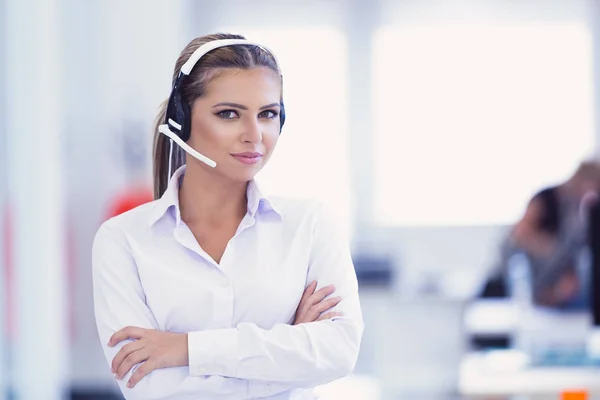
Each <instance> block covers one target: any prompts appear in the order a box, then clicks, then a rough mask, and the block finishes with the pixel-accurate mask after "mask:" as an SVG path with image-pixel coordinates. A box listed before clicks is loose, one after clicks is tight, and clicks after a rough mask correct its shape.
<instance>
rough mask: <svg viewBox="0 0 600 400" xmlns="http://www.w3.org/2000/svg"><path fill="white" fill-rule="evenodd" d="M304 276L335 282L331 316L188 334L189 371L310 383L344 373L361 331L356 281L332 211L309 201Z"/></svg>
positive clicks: (320, 282) (356, 349)
mask: <svg viewBox="0 0 600 400" xmlns="http://www.w3.org/2000/svg"><path fill="white" fill-rule="evenodd" d="M313 212H314V214H313V215H314V216H315V218H314V224H313V231H312V245H311V250H310V264H309V269H308V276H307V282H311V281H312V280H316V281H317V282H318V287H317V289H318V288H319V287H323V286H326V285H329V284H333V285H335V288H336V291H335V293H333V294H332V296H334V297H335V296H341V297H342V301H341V302H340V303H339V304H338V305H337V306H336V307H335V308H334V310H333V311H339V312H342V313H343V315H342V316H341V317H338V318H335V319H333V320H324V321H317V322H312V323H305V324H300V325H295V326H292V325H288V324H277V325H275V326H274V327H272V328H271V329H268V330H265V329H261V328H259V327H257V326H256V325H255V324H252V323H242V324H239V325H238V326H237V327H235V328H227V329H215V330H208V331H199V332H192V333H190V334H189V335H188V344H189V360H190V373H191V374H192V375H194V376H201V375H204V374H209V375H221V376H226V377H231V378H237V379H249V380H257V381H265V382H273V383H275V384H290V385H294V386H295V387H315V386H318V385H322V384H325V383H328V382H331V381H333V380H336V379H338V378H341V377H343V376H345V375H347V374H349V373H350V372H351V371H352V370H353V369H354V366H355V364H356V360H357V358H358V353H359V348H360V343H361V339H362V333H363V328H364V325H363V319H362V312H361V308H360V303H359V296H358V283H357V279H356V273H355V270H354V265H353V263H352V259H351V255H350V249H349V246H348V241H347V240H346V237H345V236H344V235H343V234H341V232H340V229H339V225H338V224H337V223H336V222H335V218H332V214H331V213H329V212H328V211H327V209H326V208H324V207H323V206H319V207H315V208H314V209H313Z"/></svg>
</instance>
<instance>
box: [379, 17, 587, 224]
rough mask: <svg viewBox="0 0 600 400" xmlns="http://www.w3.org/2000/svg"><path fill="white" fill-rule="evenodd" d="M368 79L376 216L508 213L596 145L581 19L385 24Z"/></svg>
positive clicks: (476, 219)
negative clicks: (372, 129)
mask: <svg viewBox="0 0 600 400" xmlns="http://www.w3.org/2000/svg"><path fill="white" fill-rule="evenodd" d="M373 78H374V84H373V90H374V92H373V99H374V108H373V110H374V121H375V126H374V160H375V166H374V168H375V182H374V183H375V185H374V187H375V193H374V204H375V207H376V209H375V216H376V219H377V221H378V222H379V223H381V224H384V225H417V226H418V225H481V224H503V223H510V222H513V221H514V220H515V219H516V218H518V216H519V215H521V213H522V211H523V209H524V207H525V204H526V202H527V200H528V199H529V197H530V196H531V195H532V194H533V193H534V192H535V191H536V190H538V189H539V188H540V187H542V186H543V185H545V184H551V183H554V182H556V181H559V180H561V179H564V178H566V177H567V176H568V175H569V174H570V173H572V171H573V170H574V168H575V167H576V165H577V163H578V162H579V161H580V160H581V159H582V158H585V157H587V156H589V155H590V154H591V153H592V151H593V147H594V132H593V92H592V90H593V79H592V45H591V37H590V33H589V32H588V31H587V29H586V26H585V25H583V24H576V23H556V22H554V23H518V24H517V23H515V24H499V23H496V24H480V25H479V24H462V25H459V24H455V25H418V26H407V27H388V28H383V29H380V30H379V31H378V32H377V35H376V36H375V38H374V74H373Z"/></svg>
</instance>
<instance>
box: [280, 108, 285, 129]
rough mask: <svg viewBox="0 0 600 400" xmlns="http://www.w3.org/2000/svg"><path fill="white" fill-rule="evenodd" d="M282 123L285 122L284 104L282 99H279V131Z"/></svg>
mask: <svg viewBox="0 0 600 400" xmlns="http://www.w3.org/2000/svg"><path fill="white" fill-rule="evenodd" d="M283 124H285V106H284V105H283V101H281V102H280V103H279V133H281V129H283Z"/></svg>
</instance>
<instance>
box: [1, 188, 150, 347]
mask: <svg viewBox="0 0 600 400" xmlns="http://www.w3.org/2000/svg"><path fill="white" fill-rule="evenodd" d="M153 200H154V196H153V193H152V190H149V189H141V188H137V189H130V190H127V191H125V192H123V193H120V194H118V195H117V196H115V197H114V198H113V199H112V201H110V202H109V207H108V215H107V218H112V217H115V216H117V215H119V214H122V213H124V212H126V211H129V210H131V209H133V208H135V207H137V206H140V205H142V204H145V203H148V202H150V201H153ZM13 223H14V221H13V215H12V210H11V207H10V205H7V207H6V208H5V210H4V218H3V226H2V229H3V238H4V243H3V249H2V253H3V254H4V260H3V261H4V266H5V270H4V286H5V287H4V288H3V289H4V290H2V293H4V299H3V300H4V304H6V308H5V310H6V315H5V317H6V321H5V322H6V323H5V326H6V337H7V339H8V340H9V341H12V339H13V338H14V337H15V334H16V326H15V323H16V321H15V310H16V308H15V287H14V284H13V282H14V247H13V246H14V240H13V239H14V236H13ZM66 239H67V242H66V246H67V250H66V251H67V254H66V269H67V286H68V287H67V304H68V308H69V314H68V316H67V318H68V325H69V330H70V336H71V338H74V336H75V326H76V318H75V278H76V272H77V271H76V266H75V245H74V244H75V235H74V231H73V227H72V226H71V224H70V223H68V224H67V232H66Z"/></svg>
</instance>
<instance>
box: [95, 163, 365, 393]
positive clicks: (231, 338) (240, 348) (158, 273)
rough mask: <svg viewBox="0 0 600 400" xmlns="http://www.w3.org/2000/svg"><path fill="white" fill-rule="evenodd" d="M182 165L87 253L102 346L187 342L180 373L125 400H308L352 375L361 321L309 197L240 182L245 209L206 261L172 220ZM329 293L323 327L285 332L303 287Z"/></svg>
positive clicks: (343, 250) (341, 257) (335, 241)
mask: <svg viewBox="0 0 600 400" xmlns="http://www.w3.org/2000/svg"><path fill="white" fill-rule="evenodd" d="M184 173H185V167H182V168H180V169H179V170H178V171H177V172H176V173H175V174H174V176H173V178H172V179H171V181H170V183H169V186H168V188H167V190H166V192H165V194H164V195H163V196H162V197H161V198H160V199H159V200H156V201H154V202H151V203H148V204H145V205H142V206H140V207H137V208H135V209H133V210H131V211H129V212H126V213H124V214H121V215H119V216H117V217H115V218H112V219H110V220H108V221H106V222H105V223H104V224H102V226H101V227H100V229H99V230H98V232H97V234H96V237H95V239H94V245H93V251H92V264H93V287H94V308H95V316H96V322H97V327H98V333H99V336H100V340H101V343H102V346H103V349H104V353H105V355H106V359H107V361H108V363H109V365H110V362H111V361H112V359H113V358H114V356H115V355H116V354H117V352H118V351H119V350H120V348H121V347H122V346H124V345H125V344H127V343H128V342H129V341H125V342H121V343H120V344H119V345H117V346H115V347H112V348H111V347H108V346H107V342H108V339H109V338H110V337H111V335H112V334H114V333H115V332H116V331H118V330H120V329H122V328H124V327H126V326H136V327H141V328H147V329H159V330H161V331H167V332H179V333H188V346H189V367H187V366H186V367H176V368H165V369H159V370H155V371H153V372H152V373H150V374H149V375H147V376H146V377H144V378H143V379H142V380H141V381H140V382H139V383H138V384H137V385H136V386H135V387H134V388H132V389H128V388H127V387H126V383H127V381H128V380H129V378H130V377H131V371H130V372H129V373H128V374H127V375H126V376H125V377H124V378H123V379H122V380H121V381H119V386H120V387H121V390H122V392H123V394H124V396H125V397H126V398H127V399H173V400H175V399H177V400H185V399H235V400H239V399H247V398H268V399H314V398H315V396H314V395H313V394H312V390H311V388H314V387H315V386H318V385H321V384H324V383H327V382H330V381H333V380H335V379H337V378H341V377H343V376H345V375H347V374H349V373H350V372H351V370H352V369H353V368H354V365H355V363H356V359H357V356H358V352H359V347H360V342H361V337H362V332H363V320H362V314H361V309H360V304H359V298H358V285H357V280H356V274H355V271H354V268H353V264H352V260H351V257H350V251H349V246H348V244H347V242H346V240H345V237H344V236H343V235H341V234H340V233H339V232H338V230H337V228H338V227H337V225H336V224H335V223H334V222H333V221H332V218H331V214H330V213H328V212H327V211H326V210H325V209H324V208H323V207H322V206H320V205H319V204H317V203H315V202H313V201H307V200H290V199H284V198H275V197H270V198H266V197H265V196H263V195H261V193H260V191H259V190H258V188H257V185H256V183H255V182H254V181H251V182H250V183H249V184H248V190H247V198H248V212H247V213H246V215H245V216H244V218H243V220H242V221H241V223H240V226H239V227H238V230H237V232H236V234H235V235H234V236H233V238H232V239H231V240H230V241H229V243H228V244H227V247H226V249H225V252H224V254H223V256H222V259H221V262H220V263H219V264H218V263H216V262H215V261H214V260H213V259H212V258H211V257H210V256H209V255H208V254H207V253H206V252H205V251H204V250H203V249H202V248H201V247H200V245H199V244H198V242H197V241H196V239H195V238H194V236H193V234H192V232H191V231H190V229H189V228H188V227H187V225H186V224H185V223H184V222H183V221H182V220H181V216H180V210H179V201H178V191H179V183H180V178H181V177H182V176H183V174H184ZM313 280H316V281H317V282H318V286H317V290H318V289H319V288H321V287H323V286H326V285H329V284H334V285H335V288H336V290H335V293H333V294H332V295H331V296H341V297H342V301H341V302H340V303H339V304H338V305H337V306H336V307H335V308H334V309H333V310H332V311H340V312H342V313H343V315H342V316H341V317H336V318H334V319H332V320H324V321H317V322H312V323H305V324H300V325H291V321H293V318H294V313H295V311H296V309H297V307H298V304H299V302H300V298H301V296H302V294H303V292H304V289H305V287H306V286H307V285H308V284H309V283H310V282H311V281H313Z"/></svg>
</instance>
